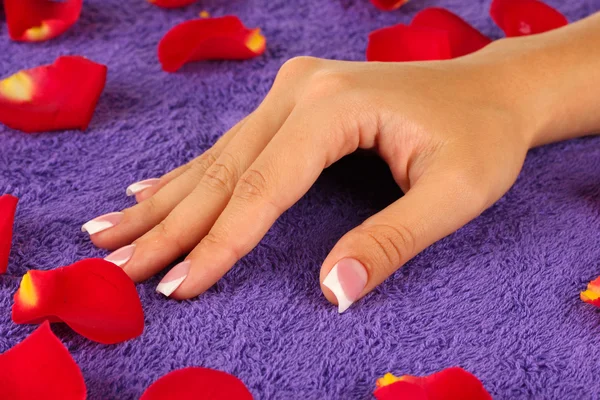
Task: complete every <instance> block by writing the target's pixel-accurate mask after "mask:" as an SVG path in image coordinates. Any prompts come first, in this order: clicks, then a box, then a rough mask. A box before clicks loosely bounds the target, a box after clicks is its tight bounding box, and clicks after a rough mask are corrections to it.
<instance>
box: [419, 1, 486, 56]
mask: <svg viewBox="0 0 600 400" xmlns="http://www.w3.org/2000/svg"><path fill="white" fill-rule="evenodd" d="M411 26H420V27H423V28H432V29H442V30H445V31H447V32H448V39H449V41H450V48H451V52H452V58H454V57H461V56H464V55H466V54H469V53H473V52H475V51H477V50H479V49H481V48H482V47H484V46H487V45H488V44H490V43H491V39H490V38H488V37H487V36H485V35H483V34H482V33H481V32H479V31H478V30H477V29H475V28H473V27H472V26H471V25H469V24H468V23H467V22H466V21H464V20H463V19H462V18H460V17H459V16H458V15H456V14H453V13H451V12H450V11H448V10H446V9H443V8H437V7H431V8H426V9H425V10H423V11H420V12H419V13H417V15H415V17H414V18H413V20H412V22H411Z"/></svg>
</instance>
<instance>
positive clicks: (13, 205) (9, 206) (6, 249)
mask: <svg viewBox="0 0 600 400" xmlns="http://www.w3.org/2000/svg"><path fill="white" fill-rule="evenodd" d="M18 201H19V199H17V198H16V197H15V196H11V195H10V194H5V195H2V196H0V274H3V273H5V272H6V269H7V268H8V256H9V255H10V245H11V243H12V233H13V224H14V219H15V211H16V210H17V202H18Z"/></svg>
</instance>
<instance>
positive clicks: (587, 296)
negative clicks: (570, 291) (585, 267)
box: [579, 276, 600, 307]
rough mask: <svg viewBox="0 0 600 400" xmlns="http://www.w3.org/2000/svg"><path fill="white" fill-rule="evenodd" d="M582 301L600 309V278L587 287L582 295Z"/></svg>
mask: <svg viewBox="0 0 600 400" xmlns="http://www.w3.org/2000/svg"><path fill="white" fill-rule="evenodd" d="M579 296H580V297H581V300H583V301H585V302H586V303H590V304H593V305H595V306H596V307H600V276H599V277H598V278H596V279H594V280H593V281H591V282H590V283H588V285H587V289H586V290H584V291H583V292H581V293H580V295H579Z"/></svg>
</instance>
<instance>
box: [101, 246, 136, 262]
mask: <svg viewBox="0 0 600 400" xmlns="http://www.w3.org/2000/svg"><path fill="white" fill-rule="evenodd" d="M134 250H135V244H130V245H129V246H125V247H121V248H120V249H119V250H116V251H114V252H112V253H110V254H109V255H108V256H106V257H104V260H105V261H108V262H111V263H113V264H115V265H116V266H117V267H122V266H123V265H125V264H127V262H128V261H129V260H131V257H132V256H133V252H134Z"/></svg>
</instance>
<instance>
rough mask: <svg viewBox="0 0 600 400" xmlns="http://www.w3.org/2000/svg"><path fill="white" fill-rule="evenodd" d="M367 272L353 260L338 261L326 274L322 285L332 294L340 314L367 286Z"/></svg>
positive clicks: (359, 263)
mask: <svg viewBox="0 0 600 400" xmlns="http://www.w3.org/2000/svg"><path fill="white" fill-rule="evenodd" d="M367 277H368V276H367V270H366V269H365V267H364V266H363V265H362V264H361V262H360V261H358V260H355V259H353V258H344V259H342V260H340V261H339V262H338V263H337V264H336V265H335V266H334V267H333V269H332V270H331V271H330V272H329V274H327V276H326V277H325V280H324V281H323V285H324V286H326V287H327V288H328V289H329V290H331V291H332V292H333V294H334V295H335V297H336V298H337V301H338V312H339V313H340V314H341V313H343V312H344V311H346V310H347V309H348V307H350V306H351V305H352V303H354V302H355V301H356V299H358V297H359V296H360V294H361V293H362V291H363V290H364V289H365V286H366V285H367Z"/></svg>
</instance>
